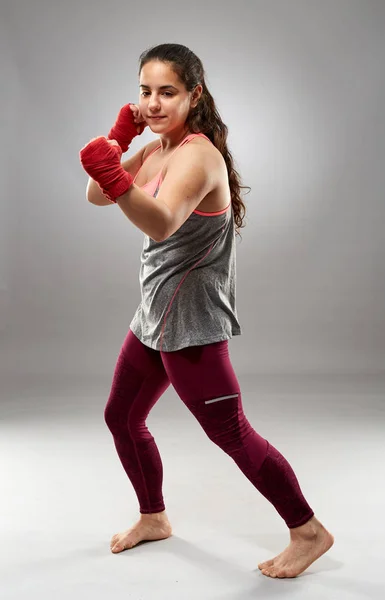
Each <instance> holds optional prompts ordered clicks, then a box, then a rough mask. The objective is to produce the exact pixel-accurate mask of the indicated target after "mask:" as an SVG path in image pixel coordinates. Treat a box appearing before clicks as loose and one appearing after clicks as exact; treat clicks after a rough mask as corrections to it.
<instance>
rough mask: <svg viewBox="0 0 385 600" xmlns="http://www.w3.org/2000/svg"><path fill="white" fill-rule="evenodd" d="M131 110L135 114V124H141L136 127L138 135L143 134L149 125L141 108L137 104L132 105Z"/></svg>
mask: <svg viewBox="0 0 385 600" xmlns="http://www.w3.org/2000/svg"><path fill="white" fill-rule="evenodd" d="M130 109H131V110H132V112H133V116H134V123H138V124H140V125H138V126H137V127H136V130H137V132H138V133H142V132H143V130H144V129H145V128H146V127H147V123H145V118H144V117H143V115H142V113H141V112H140V108H139V106H138V105H137V104H130ZM144 123H145V124H144Z"/></svg>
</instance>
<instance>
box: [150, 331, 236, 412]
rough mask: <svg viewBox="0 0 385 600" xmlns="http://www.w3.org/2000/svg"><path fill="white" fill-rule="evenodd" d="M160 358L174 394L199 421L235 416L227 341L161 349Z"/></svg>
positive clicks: (234, 376)
mask: <svg viewBox="0 0 385 600" xmlns="http://www.w3.org/2000/svg"><path fill="white" fill-rule="evenodd" d="M161 357H162V361H163V364H164V367H165V370H166V372H167V375H168V378H169V380H170V382H171V383H172V385H173V387H174V388H175V391H176V392H177V394H178V396H179V397H180V398H181V399H182V401H183V402H184V403H185V404H186V406H187V408H188V409H189V410H190V411H191V412H192V413H193V414H194V416H196V417H197V418H198V419H199V420H200V421H201V423H202V424H204V422H205V421H208V420H210V419H211V418H215V419H219V420H227V419H229V418H231V417H236V416H237V415H238V411H240V410H242V407H241V393H240V387H239V382H238V379H237V377H236V374H235V372H234V369H233V366H232V364H231V360H230V355H229V349H228V340H225V341H222V342H216V343H213V344H207V345H204V346H190V347H188V348H182V349H181V350H177V351H176V352H161Z"/></svg>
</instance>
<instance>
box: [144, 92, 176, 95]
mask: <svg viewBox="0 0 385 600" xmlns="http://www.w3.org/2000/svg"><path fill="white" fill-rule="evenodd" d="M149 93H150V92H142V96H146V94H149ZM163 94H164V95H165V96H173V94H172V92H163Z"/></svg>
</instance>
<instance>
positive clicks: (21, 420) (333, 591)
mask: <svg viewBox="0 0 385 600" xmlns="http://www.w3.org/2000/svg"><path fill="white" fill-rule="evenodd" d="M239 380H240V383H241V388H242V399H243V404H244V408H245V412H246V415H247V417H248V419H249V420H250V422H251V423H252V425H253V426H254V428H255V429H256V430H257V431H258V432H259V433H260V434H261V435H263V436H264V437H266V438H267V439H269V441H270V442H271V443H272V444H273V445H274V446H276V447H277V448H278V449H279V450H280V452H282V454H284V455H285V457H286V458H287V459H288V461H289V462H290V464H291V465H292V467H293V468H294V470H295V472H296V474H297V477H298V479H299V481H300V484H301V487H302V490H303V492H304V494H305V496H306V498H307V500H308V502H309V504H310V505H311V506H312V508H313V509H314V511H315V514H316V516H317V518H318V519H319V520H320V521H321V522H322V523H323V524H324V525H325V527H327V528H328V529H329V530H330V531H331V532H332V533H333V535H334V536H335V544H334V546H333V548H332V549H331V550H330V551H329V552H328V553H327V554H326V555H324V556H323V557H321V558H320V559H319V560H318V561H317V562H315V563H313V565H312V566H311V567H309V569H308V570H307V571H306V572H305V573H303V574H302V575H301V576H299V577H297V578H295V579H286V580H282V579H269V578H267V577H265V576H264V575H262V574H261V572H260V571H259V570H258V567H257V564H258V562H260V561H262V560H266V559H268V558H270V557H272V556H274V555H276V554H277V553H279V552H281V551H282V550H283V548H284V547H285V546H286V545H287V543H288V531H287V528H286V526H285V524H284V522H283V521H282V519H281V518H280V517H279V515H278V514H277V513H276V511H275V509H274V508H273V507H272V505H271V504H269V503H268V502H267V500H265V498H264V497H263V496H261V495H260V494H259V493H258V492H257V491H256V490H255V489H254V488H253V486H252V485H251V483H250V482H249V481H248V480H247V479H246V478H245V477H244V476H243V474H242V473H241V472H240V471H239V470H238V469H237V467H236V465H235V464H234V463H233V462H232V460H231V459H230V458H229V457H228V456H227V455H226V454H224V453H223V452H222V451H221V450H220V449H219V448H217V447H216V446H215V445H214V444H212V443H211V442H210V441H209V440H208V438H207V437H206V436H205V434H204V432H203V431H202V430H201V429H200V426H199V425H198V423H197V422H196V421H195V420H194V418H193V417H192V416H191V415H190V413H189V412H188V411H187V409H186V408H185V407H184V405H183V404H182V403H181V401H180V400H179V398H178V396H177V395H176V393H175V391H174V390H173V388H169V389H168V390H167V392H166V393H165V394H164V396H163V397H162V398H161V399H160V400H159V402H158V403H157V405H156V406H155V407H154V409H153V411H152V413H151V414H150V417H149V419H148V422H147V423H148V426H149V428H150V430H151V432H152V433H153V435H154V437H155V438H156V440H157V443H158V447H159V450H160V453H161V455H162V459H163V466H164V496H165V501H166V506H167V514H168V516H169V519H170V521H171V523H172V525H173V529H174V534H173V536H172V537H171V538H169V539H167V540H163V541H159V542H149V543H145V544H141V545H140V546H138V547H136V548H134V549H132V550H128V551H125V552H123V553H121V554H118V555H114V554H112V553H111V552H110V550H109V543H110V539H111V537H112V535H113V534H114V533H117V532H119V531H122V530H125V529H128V527H130V526H131V525H132V524H133V523H134V522H135V521H136V519H137V517H138V507H137V502H136V497H135V495H134V492H133V490H132V488H131V484H130V482H129V481H128V479H127V477H126V475H125V472H124V471H123V468H122V466H121V464H120V462H119V460H118V458H117V455H116V452H115V447H114V445H113V441H112V436H111V434H110V432H109V430H108V429H107V427H106V425H105V423H104V419H103V409H104V405H105V402H106V399H107V395H108V391H109V385H110V380H109V379H108V378H100V381H99V382H98V383H97V382H96V381H95V380H93V381H92V383H91V382H89V381H84V380H83V381H77V380H75V379H71V380H70V378H58V377H56V378H51V380H49V378H44V380H42V379H40V380H39V378H33V379H23V378H22V377H20V378H19V379H18V380H16V381H13V382H4V385H2V393H1V417H0V434H1V435H0V457H1V458H0V469H1V480H2V493H1V496H0V514H1V521H0V523H1V525H0V527H1V530H0V534H1V539H2V544H1V560H0V598H1V599H2V600H11V599H12V600H13V599H17V600H19V599H22V598H29V599H30V598H35V597H36V598H39V600H46V599H50V600H51V599H52V598H53V597H54V598H55V600H64V599H66V600H67V599H71V600H77V598H82V599H83V598H87V599H88V598H92V599H96V600H99V599H102V598H103V599H108V600H110V599H112V598H116V599H118V598H119V599H121V598H130V599H136V600H158V599H159V600H161V599H162V600H163V599H165V600H166V599H167V600H172V599H174V598H175V599H176V598H178V599H179V600H190V599H191V600H192V599H194V600H214V599H215V600H216V599H219V598H220V599H221V600H248V599H253V600H254V599H255V598H263V600H267V599H269V598H274V599H275V598H278V597H279V598H289V599H290V600H291V599H293V600H297V599H298V600H299V599H302V598H303V599H306V600H321V599H322V600H323V599H327V600H345V599H346V600H365V599H378V600H380V599H381V600H382V599H383V598H384V597H385V567H384V559H385V522H384V519H383V508H384V507H385V468H384V459H385V435H384V433H385V386H384V385H383V381H380V382H378V381H375V380H373V379H371V378H364V379H357V378H355V379H354V380H353V379H350V378H345V379H344V378H332V377H330V378H325V377H318V378H313V379H312V378H303V379H301V378H298V377H297V378H296V377H290V378H289V377H280V378H278V377H273V378H270V379H265V380H264V379H262V378H256V377H239Z"/></svg>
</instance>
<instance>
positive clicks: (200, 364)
mask: <svg viewBox="0 0 385 600" xmlns="http://www.w3.org/2000/svg"><path fill="white" fill-rule="evenodd" d="M139 84H140V99H139V104H138V105H133V104H130V105H126V106H125V107H123V108H122V109H121V111H120V113H119V115H118V119H117V121H116V123H115V125H114V127H113V128H112V129H111V131H110V133H109V135H108V139H106V138H104V137H99V138H96V139H94V140H92V141H91V142H90V143H89V144H87V146H85V147H84V148H83V149H82V150H81V152H80V158H81V162H82V164H83V167H84V168H85V170H86V171H87V173H88V174H89V175H90V180H89V183H88V187H87V198H88V200H89V201H90V202H92V203H93V204H96V205H106V204H111V203H116V204H118V205H119V207H120V208H121V210H122V211H123V212H124V213H125V214H126V215H127V217H128V218H129V219H130V221H131V222H132V223H134V224H135V225H136V226H137V227H139V228H140V229H141V230H142V231H143V232H144V234H145V238H144V245H143V251H142V255H141V270H140V284H141V294H142V301H141V303H140V305H139V307H138V309H137V311H136V313H135V315H134V317H133V319H132V322H131V324H130V329H129V332H128V334H127V337H126V339H125V341H124V343H123V345H122V348H121V350H120V354H119V357H118V360H117V364H116V368H115V372H114V377H113V382H112V387H111V392H110V396H109V399H108V403H107V405H106V409H105V420H106V423H107V425H108V427H109V429H110V430H111V432H112V435H113V439H114V443H115V446H116V449H117V452H118V455H119V458H120V460H121V462H122V465H123V467H124V469H125V471H126V473H127V475H128V477H129V478H130V480H131V482H132V485H133V487H134V489H135V492H136V494H137V497H138V502H139V509H140V519H139V521H138V522H137V523H136V524H135V525H134V526H133V527H131V528H130V529H128V530H127V531H124V532H122V533H119V534H116V535H114V536H113V538H112V540H111V551H112V552H114V553H116V552H121V551H122V550H124V549H127V548H132V547H133V546H135V545H136V544H137V543H138V542H139V541H143V540H159V539H165V538H167V537H169V536H170V535H171V525H170V523H169V521H168V518H167V515H166V512H165V505H164V500H163V495H162V478H163V471H162V461H161V458H160V455H159V452H158V449H157V446H156V444H155V441H154V438H153V437H152V435H151V433H150V432H149V430H148V429H147V427H146V423H145V420H146V418H147V416H148V414H149V411H150V410H151V408H152V407H153V406H154V404H155V403H156V401H157V400H158V399H159V398H160V396H161V395H162V394H163V393H164V392H165V390H166V389H167V388H168V387H169V385H170V383H171V384H172V385H173V386H174V388H175V390H176V392H177V394H178V395H179V396H180V398H181V399H182V401H183V402H184V403H185V405H186V406H187V408H188V409H189V410H190V411H191V413H192V414H193V415H194V416H195V418H196V419H197V420H198V422H199V423H200V424H201V426H202V427H203V429H204V431H205V432H206V434H207V436H208V437H209V439H211V440H212V441H213V442H214V443H215V444H216V445H218V446H219V447H220V448H221V449H222V450H224V451H225V452H226V453H227V454H228V455H229V456H231V458H232V459H233V460H234V461H235V463H236V464H237V465H238V467H239V468H240V469H241V470H242V472H243V473H244V474H245V475H246V477H247V478H248V479H249V480H250V481H251V483H252V484H253V485H254V486H255V487H256V488H257V489H258V490H259V491H260V492H261V493H262V494H263V495H264V496H265V497H266V498H267V499H268V500H269V501H270V502H271V503H272V504H273V505H274V507H275V508H276V510H277V511H278V513H279V514H280V515H281V516H282V518H283V519H284V521H285V523H286V524H287V526H288V528H289V532H290V544H289V546H288V547H287V548H286V549H285V550H284V551H283V552H282V553H281V554H280V555H278V556H277V557H275V558H273V559H271V560H269V561H267V562H264V563H261V564H260V565H259V568H260V570H261V571H262V573H263V574H264V575H268V576H270V577H280V578H281V577H296V576H297V575H299V574H300V573H302V572H303V571H304V570H305V569H306V568H307V567H308V566H309V565H310V564H311V563H312V562H314V561H315V560H316V559H317V558H318V557H319V556H321V555H322V554H323V553H324V552H326V551H327V550H328V549H329V548H330V547H331V546H332V544H333V536H332V535H331V534H330V533H329V532H328V531H327V530H326V529H325V528H324V527H323V526H322V524H321V523H320V522H319V521H318V520H317V519H316V517H315V516H314V512H313V511H312V509H311V508H310V506H309V505H308V503H307V502H306V500H305V498H304V496H303V494H302V492H301V489H300V486H299V484H298V481H297V479H296V476H295V474H294V472H293V470H292V468H291V466H290V465H289V463H288V462H287V461H286V459H285V458H284V457H283V456H282V455H281V454H280V453H279V452H278V450H276V449H275V448H274V447H273V446H272V445H271V444H269V442H268V441H267V440H266V439H264V438H263V437H261V436H260V435H259V434H258V433H256V431H254V429H253V428H252V427H251V425H250V423H249V422H248V421H247V419H246V417H245V414H244V412H243V407H242V399H241V390H240V387H239V383H238V380H237V378H236V375H235V373H234V370H233V368H232V365H231V362H230V357H229V352H228V340H229V339H230V338H231V337H232V336H234V335H240V334H241V328H240V325H239V322H238V317H237V311H236V306H235V281H236V272H235V263H236V260H235V233H238V231H235V225H237V226H238V229H239V228H240V227H241V226H242V215H241V213H242V211H243V212H244V204H243V202H242V200H241V198H240V189H241V187H242V186H241V185H240V181H239V175H238V173H237V172H236V171H235V169H234V166H233V160H232V157H231V154H230V152H229V150H228V148H227V145H226V138H227V127H226V125H225V124H224V123H223V122H222V120H221V118H220V116H219V114H218V112H217V110H216V107H215V103H214V100H213V98H212V96H211V95H210V93H209V91H208V89H207V86H206V83H205V78H204V69H203V66H202V63H201V61H200V60H199V58H198V57H197V56H196V55H195V54H194V53H193V52H191V50H189V49H188V48H186V47H185V46H182V45H179V44H162V45H160V46H156V47H154V48H151V49H150V50H148V51H147V52H145V53H143V54H142V55H141V57H140V68H139ZM147 125H148V126H149V127H150V128H151V130H152V131H153V132H154V133H155V134H157V136H159V137H158V139H156V140H155V141H153V142H150V143H149V144H147V145H146V146H145V147H144V148H142V149H141V150H139V151H138V152H137V153H136V154H135V155H134V156H133V157H132V158H130V159H129V160H127V161H126V162H123V163H122V164H121V163H120V157H121V154H122V152H123V151H126V150H127V148H128V146H129V144H130V142H131V140H132V139H133V137H135V135H137V134H140V133H142V131H143V129H144V128H145V127H146V126H147Z"/></svg>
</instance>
